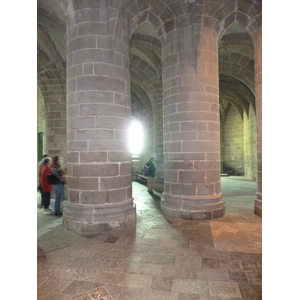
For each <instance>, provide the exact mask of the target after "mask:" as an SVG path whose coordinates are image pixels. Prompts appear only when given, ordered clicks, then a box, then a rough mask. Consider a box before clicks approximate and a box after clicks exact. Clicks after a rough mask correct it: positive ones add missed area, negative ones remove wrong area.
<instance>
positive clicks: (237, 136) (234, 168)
mask: <svg viewBox="0 0 300 300" xmlns="http://www.w3.org/2000/svg"><path fill="white" fill-rule="evenodd" d="M243 125H244V124H243V120H242V118H241V116H240V114H239V113H238V111H237V110H236V108H235V107H233V106H230V109H229V111H228V112H227V115H226V119H225V123H224V165H225V166H224V167H225V173H227V174H229V175H244V130H243V127H244V126H243Z"/></svg>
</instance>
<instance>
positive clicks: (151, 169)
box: [144, 156, 156, 194]
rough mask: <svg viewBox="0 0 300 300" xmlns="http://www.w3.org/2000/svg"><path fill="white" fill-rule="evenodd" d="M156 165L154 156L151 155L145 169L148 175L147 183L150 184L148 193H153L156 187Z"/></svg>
mask: <svg viewBox="0 0 300 300" xmlns="http://www.w3.org/2000/svg"><path fill="white" fill-rule="evenodd" d="M155 169H156V168H155V165H154V157H153V156H152V157H150V159H149V161H148V162H146V164H145V167H144V170H145V176H147V184H148V193H150V194H152V193H153V188H154V177H155Z"/></svg>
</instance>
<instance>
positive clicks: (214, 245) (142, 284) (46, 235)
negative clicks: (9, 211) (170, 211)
mask: <svg viewBox="0 0 300 300" xmlns="http://www.w3.org/2000/svg"><path fill="white" fill-rule="evenodd" d="M221 180H222V192H223V196H224V199H225V201H226V214H225V216H224V217H222V218H219V219H215V220H199V221H198V220H197V221H195V220H193V221H188V220H171V219H166V218H165V217H164V216H163V215H162V214H161V212H160V202H159V199H160V194H159V193H157V192H155V194H153V195H149V194H148V193H147V188H146V187H145V186H144V185H141V184H139V183H137V182H133V197H134V199H135V200H134V202H135V204H136V209H137V223H136V226H133V227H130V228H127V229H126V230H120V231H112V232H106V233H105V234H101V235H98V236H94V237H92V238H89V237H82V236H79V235H76V234H75V233H72V232H70V231H68V230H66V229H65V228H64V226H63V223H62V222H63V219H62V218H61V217H55V216H54V213H53V211H44V210H43V209H41V208H39V205H40V195H39V194H38V199H37V246H38V251H37V299H41V300H42V299H48V300H49V299H53V300H54V299H55V300H60V299H68V298H70V299H75V298H74V297H75V296H76V295H77V297H76V299H80V297H81V299H114V300H117V299H120V300H123V299H124V300H125V299H128V300H135V299H138V300H143V299H145V300H151V299H155V300H159V299H162V300H168V299H172V300H173V299H178V300H185V299H190V300H191V299H201V300H202V299H203V300H206V299H249V300H254V299H262V219H261V218H260V217H258V216H256V215H255V214H254V213H253V208H254V196H255V193H256V183H255V182H253V181H250V180H247V179H245V178H244V177H222V178H221ZM51 205H52V207H53V206H54V199H51ZM62 205H64V203H62ZM99 288H103V291H106V292H107V293H108V294H109V296H108V298H101V297H98V298H92V297H90V298H87V297H85V296H78V295H85V293H87V292H88V291H92V290H95V289H99Z"/></svg>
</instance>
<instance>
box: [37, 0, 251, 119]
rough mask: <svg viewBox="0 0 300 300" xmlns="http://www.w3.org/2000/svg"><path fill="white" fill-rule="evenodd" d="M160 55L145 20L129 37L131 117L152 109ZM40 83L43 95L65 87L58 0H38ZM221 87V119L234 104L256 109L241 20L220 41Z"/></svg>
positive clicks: (247, 39) (63, 23)
mask: <svg viewBox="0 0 300 300" xmlns="http://www.w3.org/2000/svg"><path fill="white" fill-rule="evenodd" d="M161 53H162V49H161V43H160V40H159V38H158V37H157V36H156V34H155V32H154V30H153V29H152V27H151V26H150V25H148V24H147V23H143V24H142V25H141V26H140V27H138V28H137V30H136V31H135V32H134V34H133V36H132V38H131V70H130V72H131V99H132V115H133V116H137V117H138V116H143V115H145V114H146V113H147V112H149V110H152V105H151V95H150V94H149V91H150V90H152V91H153V89H154V88H158V89H159V88H161V74H162V70H161V68H162V63H161ZM37 81H38V87H39V89H40V90H41V92H42V94H43V96H44V97H45V95H47V92H48V91H49V90H51V88H52V87H53V86H55V87H56V88H57V89H60V90H61V91H65V90H66V19H65V16H64V13H63V11H62V9H61V7H60V6H59V4H58V3H57V1H55V0H38V1H37ZM219 91H220V115H221V120H222V119H223V120H224V118H225V117H226V112H227V111H228V108H229V107H230V106H231V105H232V106H234V107H235V108H236V109H237V111H238V112H239V113H240V115H241V117H243V112H246V113H248V111H249V106H250V105H251V106H252V107H253V108H255V96H254V53H253V43H252V40H251V38H250V36H249V35H248V34H247V32H246V31H245V30H244V29H243V28H242V27H241V26H240V25H239V24H238V23H235V24H234V25H232V26H231V27H230V28H228V30H227V31H226V32H225V34H224V35H223V37H222V39H221V41H220V43H219Z"/></svg>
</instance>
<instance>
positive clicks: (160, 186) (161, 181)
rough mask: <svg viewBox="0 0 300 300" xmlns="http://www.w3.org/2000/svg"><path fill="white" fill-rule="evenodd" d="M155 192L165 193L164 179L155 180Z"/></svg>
mask: <svg viewBox="0 0 300 300" xmlns="http://www.w3.org/2000/svg"><path fill="white" fill-rule="evenodd" d="M154 190H155V191H157V192H159V193H162V192H163V191H164V179H163V178H162V179H155V182H154Z"/></svg>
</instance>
